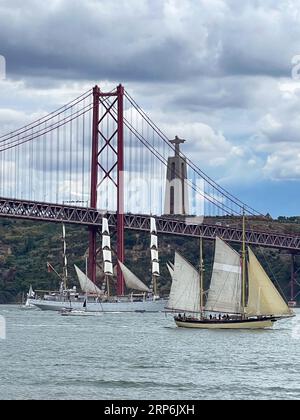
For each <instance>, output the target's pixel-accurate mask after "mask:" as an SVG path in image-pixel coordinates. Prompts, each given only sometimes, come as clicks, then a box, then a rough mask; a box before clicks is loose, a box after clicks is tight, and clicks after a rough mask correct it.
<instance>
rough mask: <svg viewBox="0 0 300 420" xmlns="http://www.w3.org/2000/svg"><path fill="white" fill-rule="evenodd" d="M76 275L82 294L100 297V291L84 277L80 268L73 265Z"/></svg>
mask: <svg viewBox="0 0 300 420" xmlns="http://www.w3.org/2000/svg"><path fill="white" fill-rule="evenodd" d="M75 270H76V274H77V277H78V280H79V283H80V288H81V290H82V291H83V292H84V293H90V294H97V295H101V294H102V292H101V290H100V289H99V288H98V287H97V286H96V285H95V284H94V283H93V282H92V281H91V280H90V279H89V278H88V276H87V275H85V274H84V273H83V272H82V271H81V270H80V268H78V267H77V265H75Z"/></svg>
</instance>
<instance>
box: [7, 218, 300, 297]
mask: <svg viewBox="0 0 300 420" xmlns="http://www.w3.org/2000/svg"><path fill="white" fill-rule="evenodd" d="M209 222H210V223H213V224H215V223H218V224H220V223H221V224H229V225H230V226H236V227H240V221H239V220H234V219H228V218H227V219H210V220H209ZM251 226H252V227H253V229H258V230H265V231H266V230H270V231H271V230H273V231H274V230H275V231H277V232H282V233H295V234H299V233H300V218H293V219H286V218H281V219H280V222H279V221H276V222H275V221H272V220H267V221H266V220H263V221H260V220H253V221H251ZM61 231H62V229H61V225H60V224H50V223H49V224H47V223H33V222H27V221H26V222H25V221H15V220H10V219H0V303H13V302H17V301H21V297H22V294H26V292H27V291H28V288H29V285H30V284H32V286H33V288H34V289H39V290H57V289H58V286H59V279H58V277H57V276H56V275H55V274H54V273H48V271H47V262H50V263H51V264H52V265H53V266H54V267H55V269H56V270H57V271H58V272H59V273H61V272H62V238H61ZM159 243H160V259H161V263H162V264H161V266H162V276H161V278H160V290H161V292H162V293H165V294H167V293H168V292H169V288H170V283H171V279H170V275H169V273H168V270H167V268H166V262H167V261H173V259H174V251H175V249H177V250H178V251H180V252H181V253H182V254H183V255H184V256H185V257H186V258H187V259H188V260H189V261H191V263H193V264H194V265H195V266H199V241H198V240H197V239H191V238H184V237H173V236H167V235H165V236H163V235H161V236H160V237H159ZM87 244H88V231H87V229H86V228H84V227H81V226H67V245H68V263H69V273H70V281H69V285H70V286H73V285H76V286H78V283H77V280H76V277H75V272H74V264H77V265H78V266H79V267H80V268H81V269H82V270H85V255H86V251H87ZM114 246H115V244H114V243H113V247H114ZM148 246H149V235H147V234H144V233H143V234H142V233H134V232H127V233H126V262H127V264H128V266H129V267H130V268H132V269H133V271H134V272H135V273H136V274H137V275H138V276H139V277H140V278H141V279H142V280H143V281H145V282H146V283H148V284H149V283H150V280H151V271H150V252H149V249H148ZM234 247H235V248H236V249H237V250H238V249H239V247H238V246H236V245H234ZM204 251H205V252H204V253H205V269H206V272H205V282H206V287H208V286H209V279H210V275H211V270H212V261H213V253H214V244H213V242H212V241H205V243H204ZM255 252H256V254H257V255H258V257H259V259H260V261H261V262H262V264H263V266H264V268H265V269H266V271H267V272H268V273H269V275H270V276H271V278H272V279H273V280H274V281H275V279H276V281H277V282H278V283H279V285H280V287H281V289H282V290H283V292H284V294H285V295H286V296H287V297H288V298H289V297H290V296H289V289H290V270H291V258H290V255H289V254H288V253H286V252H284V251H281V252H280V251H277V250H271V249H255ZM99 263H100V264H101V261H99ZM296 264H297V265H298V266H299V267H300V258H299V257H296ZM102 277H103V275H102V273H101V270H99V272H98V283H99V284H101V279H102ZM298 289H299V290H300V288H298Z"/></svg>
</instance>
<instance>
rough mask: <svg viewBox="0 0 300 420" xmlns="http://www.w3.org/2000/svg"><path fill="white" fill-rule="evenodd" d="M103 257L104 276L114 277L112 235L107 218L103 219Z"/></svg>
mask: <svg viewBox="0 0 300 420" xmlns="http://www.w3.org/2000/svg"><path fill="white" fill-rule="evenodd" d="M102 256H103V263H104V268H103V269H104V274H105V275H106V276H113V274H114V270H113V264H112V252H111V243H110V234H109V226H108V219H107V218H106V217H103V218H102Z"/></svg>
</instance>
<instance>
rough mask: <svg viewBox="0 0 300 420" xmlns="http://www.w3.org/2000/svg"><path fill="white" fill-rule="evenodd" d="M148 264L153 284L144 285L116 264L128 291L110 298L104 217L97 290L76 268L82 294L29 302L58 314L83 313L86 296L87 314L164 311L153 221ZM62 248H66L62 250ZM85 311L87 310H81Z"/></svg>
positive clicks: (108, 241)
mask: <svg viewBox="0 0 300 420" xmlns="http://www.w3.org/2000/svg"><path fill="white" fill-rule="evenodd" d="M150 231H151V244H150V248H151V264H152V285H151V288H149V287H148V286H146V285H145V284H144V283H143V282H142V281H141V280H140V279H139V278H138V277H137V276H136V275H135V274H134V273H133V272H132V271H131V270H130V269H129V268H128V267H127V266H126V265H125V264H124V263H122V262H120V261H118V264H119V266H120V268H121V270H122V273H123V276H124V280H125V284H126V287H127V289H128V290H129V291H131V292H130V293H129V294H127V295H126V296H111V294H110V289H111V280H112V278H113V276H114V269H113V263H112V251H111V238H110V231H109V225H108V220H107V218H105V217H104V218H103V220H102V256H103V270H104V274H105V282H104V285H103V287H102V289H100V288H99V287H98V286H96V285H95V284H94V283H93V282H92V281H91V280H90V279H89V278H88V276H87V273H83V271H81V270H80V268H79V267H77V266H75V270H76V274H77V277H78V280H79V283H80V288H81V291H82V294H81V295H80V294H76V295H75V298H74V296H73V295H72V294H71V295H70V294H69V299H67V300H66V299H61V298H59V296H55V298H54V297H53V299H51V298H49V297H48V298H47V299H42V300H36V299H35V300H33V301H32V303H33V304H34V305H35V306H37V307H38V308H39V309H42V310H52V311H61V310H63V309H68V310H70V309H71V310H75V311H83V304H84V301H85V296H86V295H87V296H88V299H87V304H88V312H89V313H90V312H163V311H165V306H166V304H167V300H166V299H163V298H161V297H160V296H159V294H158V290H157V280H158V278H159V275H160V264H159V255H158V237H157V228H156V221H155V219H154V218H151V228H150ZM64 249H65V247H64ZM84 312H86V311H84Z"/></svg>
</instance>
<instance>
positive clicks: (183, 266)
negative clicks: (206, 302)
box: [167, 252, 200, 312]
mask: <svg viewBox="0 0 300 420" xmlns="http://www.w3.org/2000/svg"><path fill="white" fill-rule="evenodd" d="M172 280H173V281H172V287H171V292H170V298H169V302H168V305H167V308H168V309H170V310H174V311H180V312H200V281H199V273H198V271H197V270H196V269H195V268H194V267H193V266H192V265H191V264H190V263H189V262H188V261H187V260H186V259H185V258H183V257H182V256H181V255H180V254H179V253H178V252H176V253H175V266H174V271H173V275H172Z"/></svg>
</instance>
